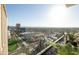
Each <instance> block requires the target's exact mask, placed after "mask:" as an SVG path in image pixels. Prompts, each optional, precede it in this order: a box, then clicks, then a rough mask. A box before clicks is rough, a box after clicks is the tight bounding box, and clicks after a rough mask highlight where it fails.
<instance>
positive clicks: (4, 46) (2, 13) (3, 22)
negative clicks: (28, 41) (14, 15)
mask: <svg viewBox="0 0 79 59" xmlns="http://www.w3.org/2000/svg"><path fill="white" fill-rule="evenodd" d="M6 54H8V36H7V15H6V9H5V5H1V4H0V55H6Z"/></svg>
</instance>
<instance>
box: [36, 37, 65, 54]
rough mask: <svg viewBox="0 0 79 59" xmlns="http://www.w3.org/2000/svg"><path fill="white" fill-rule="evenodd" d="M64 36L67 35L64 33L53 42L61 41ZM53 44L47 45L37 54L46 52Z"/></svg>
mask: <svg viewBox="0 0 79 59" xmlns="http://www.w3.org/2000/svg"><path fill="white" fill-rule="evenodd" d="M63 37H65V35H62V36H61V37H60V38H58V39H57V40H56V41H54V42H53V44H55V43H57V42H58V41H60V40H61V39H62V38H63ZM53 44H50V45H49V46H47V47H46V48H45V49H43V50H42V51H40V52H39V53H37V54H36V55H41V54H43V53H44V52H46V51H47V50H48V49H50V48H51V47H52V46H53Z"/></svg>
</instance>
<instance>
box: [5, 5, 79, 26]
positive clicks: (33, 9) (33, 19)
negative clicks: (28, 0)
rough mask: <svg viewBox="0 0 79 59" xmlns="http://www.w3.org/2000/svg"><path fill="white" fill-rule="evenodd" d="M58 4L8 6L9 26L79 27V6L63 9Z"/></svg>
mask: <svg viewBox="0 0 79 59" xmlns="http://www.w3.org/2000/svg"><path fill="white" fill-rule="evenodd" d="M63 7H64V5H60V4H59V5H56V4H23V5H22V4H19V5H16V4H14V5H11V4H7V5H6V11H7V15H8V25H9V26H14V25H15V24H16V23H20V24H21V25H22V26H27V27H79V24H78V22H79V17H78V15H79V11H78V10H79V5H76V6H73V7H70V8H65V7H64V8H63Z"/></svg>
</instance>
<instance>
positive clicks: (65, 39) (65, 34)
mask: <svg viewBox="0 0 79 59" xmlns="http://www.w3.org/2000/svg"><path fill="white" fill-rule="evenodd" d="M66 42H67V32H64V44H66Z"/></svg>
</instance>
